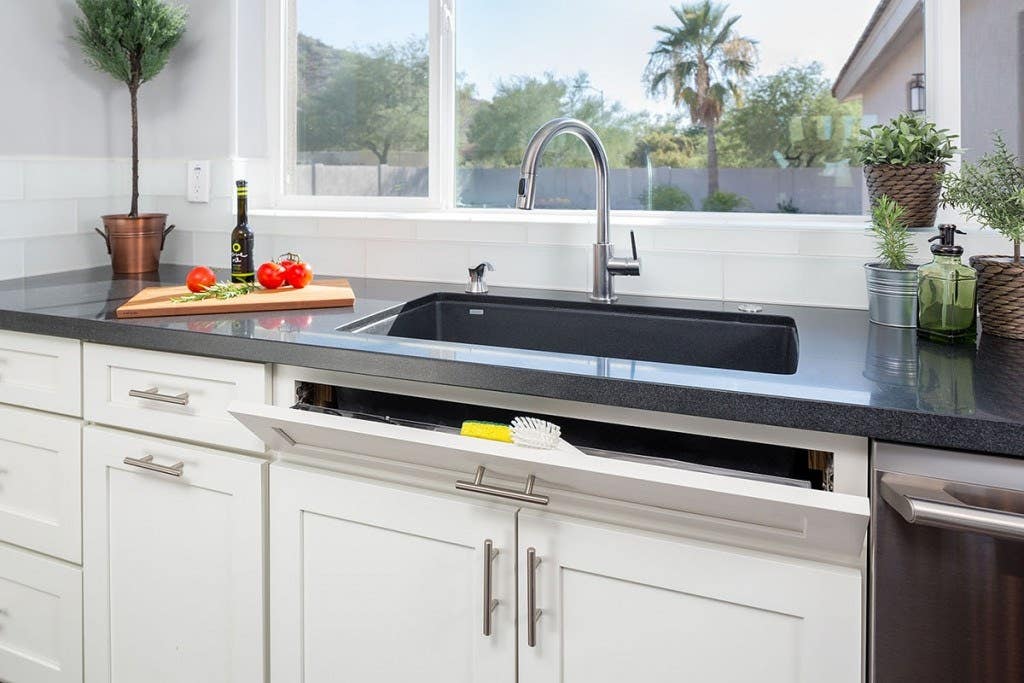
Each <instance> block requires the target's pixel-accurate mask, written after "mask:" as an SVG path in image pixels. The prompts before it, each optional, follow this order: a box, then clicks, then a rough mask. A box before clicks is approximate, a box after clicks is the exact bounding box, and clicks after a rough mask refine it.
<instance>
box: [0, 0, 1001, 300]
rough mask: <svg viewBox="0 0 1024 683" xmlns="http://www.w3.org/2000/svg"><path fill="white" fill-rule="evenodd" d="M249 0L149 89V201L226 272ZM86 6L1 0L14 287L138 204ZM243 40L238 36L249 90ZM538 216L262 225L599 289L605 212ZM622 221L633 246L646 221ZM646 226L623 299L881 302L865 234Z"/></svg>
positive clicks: (261, 249) (252, 125)
mask: <svg viewBox="0 0 1024 683" xmlns="http://www.w3.org/2000/svg"><path fill="white" fill-rule="evenodd" d="M235 1H236V0H192V1H191V2H190V3H189V5H190V7H191V11H192V18H191V20H190V25H189V32H188V34H187V37H186V39H185V41H184V42H183V44H182V46H181V48H180V50H179V51H178V52H177V53H176V54H175V55H174V57H173V58H172V62H171V64H170V65H169V66H168V68H167V70H166V71H165V72H164V73H163V74H161V75H160V76H159V77H158V78H157V79H156V80H155V81H154V82H152V83H150V84H148V85H146V86H145V87H144V89H143V93H142V99H141V108H142V112H141V126H142V151H143V160H142V181H141V185H142V192H143V199H142V205H143V208H144V209H145V210H149V211H166V212H168V213H169V214H170V222H172V223H175V224H176V225H177V226H178V229H177V231H176V232H175V233H174V234H172V235H171V237H170V238H169V239H168V247H167V251H166V252H165V261H168V262H178V263H207V264H210V265H215V266H226V265H227V254H228V251H227V241H228V233H229V231H230V228H231V226H232V225H233V223H234V219H233V216H232V199H231V192H232V180H233V175H234V174H235V173H238V174H240V175H242V174H244V175H245V176H246V177H248V178H249V180H250V183H251V186H252V192H251V196H252V199H253V201H254V203H257V204H258V203H259V202H260V201H261V199H262V198H265V196H266V188H267V185H268V180H267V178H268V175H269V174H268V167H267V162H266V160H265V159H261V158H260V157H262V156H264V155H265V154H266V149H267V145H266V117H265V90H264V83H265V79H264V64H263V51H264V46H263V40H264V35H265V33H264V30H263V24H264V14H263V12H264V2H262V0H237V2H238V8H237V10H236V9H235V8H234V3H235ZM74 11H75V10H74V3H73V2H72V0H0V17H2V21H0V45H2V46H3V48H2V49H3V51H4V55H5V56H7V55H16V59H7V58H5V59H3V60H0V88H3V92H5V93H8V94H10V95H9V96H8V97H7V98H5V99H6V101H5V106H3V107H0V249H3V250H4V251H5V252H6V253H8V254H13V255H17V254H19V253H20V254H22V255H23V256H24V258H23V259H21V260H20V261H18V260H17V259H14V258H10V259H4V260H2V261H0V277H14V276H19V275H22V274H36V273H44V272H54V271H60V270H65V269H68V268H76V267H85V266H89V265H100V264H103V263H105V262H106V259H107V257H106V254H105V252H104V250H103V247H102V241H101V240H100V238H99V237H98V236H96V235H95V234H94V233H93V232H92V229H93V227H95V226H97V225H99V218H98V217H99V216H100V215H102V214H103V213H111V212H123V211H125V210H127V206H128V191H129V184H128V161H127V159H126V156H127V153H128V133H127V94H126V92H125V91H124V88H123V87H121V86H118V85H117V84H115V83H113V82H112V81H110V80H109V79H108V78H107V77H106V76H104V75H101V74H96V73H93V72H91V71H90V70H89V69H88V68H86V67H85V66H84V65H83V64H82V63H81V60H80V56H79V54H78V48H77V46H75V45H74V44H73V43H71V42H70V40H69V39H68V36H69V35H71V33H72V26H71V20H70V17H71V16H72V14H73V12H74ZM234 22H237V24H238V26H239V27H240V28H239V30H238V31H233V30H232V25H233V23H234ZM232 35H238V36H240V38H239V41H238V59H237V64H238V69H239V82H240V84H239V87H238V89H237V91H236V89H235V88H233V87H232V81H233V73H234V68H235V67H234V64H235V62H234V61H233V52H234V50H233V48H232ZM26 65H31V68H29V67H27V66H26ZM236 98H237V102H238V104H237V106H236V105H235V100H236ZM12 105H13V106H12ZM236 112H237V116H236ZM236 138H237V140H236ZM236 146H237V147H236ZM239 157H241V158H239ZM189 158H193V159H195V158H198V159H210V160H211V161H212V168H213V174H212V175H213V182H212V198H211V203H210V204H208V205H204V204H189V203H187V202H186V201H185V199H184V194H185V164H186V161H187V160H188V159H189ZM510 191H511V188H510ZM531 218H532V219H534V220H531V221H530V222H523V221H522V220H521V219H520V218H519V216H518V215H516V214H511V215H502V216H496V215H494V214H491V215H488V214H486V213H473V214H472V220H469V221H467V220H459V221H453V220H451V218H450V216H449V217H445V216H438V215H428V214H420V215H417V216H410V217H399V216H396V215H385V216H381V215H368V214H363V215H349V216H346V217H336V216H328V215H323V214H320V215H317V214H312V215H306V216H295V215H284V214H281V215H275V216H270V215H255V216H254V217H253V220H252V222H253V224H254V226H255V229H256V233H257V242H256V255H257V257H258V258H260V259H266V258H271V257H273V256H275V255H277V254H279V253H281V252H284V251H286V250H297V251H300V252H302V253H304V254H306V256H307V258H309V259H310V260H311V261H313V262H314V264H315V265H316V266H317V268H318V269H319V271H320V272H324V273H328V272H329V273H337V274H343V275H350V276H368V277H389V278H405V279H417V280H441V281H448V282H461V281H463V280H464V278H465V274H466V270H465V269H466V268H467V267H468V266H470V265H475V264H476V263H478V262H480V261H482V260H489V261H491V262H492V263H494V265H495V266H496V272H494V273H492V274H491V275H490V276H489V278H490V281H491V282H493V283H495V284H508V285H519V286H536V287H555V288H565V289H575V290H586V289H587V288H588V287H589V273H588V268H589V265H588V264H589V260H590V259H589V256H588V254H589V247H588V245H589V244H590V243H591V242H592V241H593V239H594V235H593V232H594V230H593V227H592V223H591V222H590V221H592V218H591V217H589V216H586V217H582V218H578V217H572V216H566V215H554V214H547V215H546V216H545V215H541V214H535V215H533V216H531ZM612 221H613V227H614V230H613V232H614V236H615V239H616V240H617V242H618V244H620V245H621V247H620V249H624V248H625V245H626V244H628V228H629V227H631V226H630V225H629V223H628V222H625V221H622V220H620V219H619V218H618V217H616V216H615V215H613V218H612ZM633 227H636V228H637V245H638V247H639V249H640V251H641V254H642V256H643V258H644V268H643V274H642V276H641V277H639V278H619V279H618V283H617V284H618V286H619V288H620V290H621V291H623V292H633V293H650V294H658V295H667V296H687V297H700V298H709V299H721V298H724V299H729V300H736V299H739V300H749V301H765V302H771V301H778V302H787V303H806V304H818V305H834V306H850V307H863V306H864V305H865V293H864V283H863V274H862V270H861V266H862V264H863V263H864V262H865V261H866V260H868V259H870V258H871V256H872V255H873V248H872V244H871V240H870V239H869V238H867V237H866V236H865V235H864V234H863V232H862V231H861V230H859V229H857V228H854V229H849V228H848V229H820V228H819V229H811V228H806V227H801V226H800V225H799V218H797V219H795V220H794V223H793V224H792V225H787V224H785V223H784V224H781V225H780V224H776V225H775V226H774V227H770V228H769V227H766V226H765V225H764V224H763V223H759V222H757V221H756V220H754V221H745V222H744V221H742V220H741V221H740V222H739V224H738V225H736V226H734V227H731V228H720V227H712V226H701V225H696V226H695V225H692V224H690V225H688V226H682V225H654V224H645V225H640V226H633ZM923 237H924V236H922V238H921V240H922V241H923ZM967 247H968V250H969V251H971V252H993V251H995V252H1002V251H1005V246H1004V245H1003V244H1002V242H1001V241H1000V240H997V239H995V238H994V237H993V236H991V234H989V235H988V236H985V235H971V236H970V239H969V241H968V244H967ZM926 254H927V250H923V251H922V257H923V256H924V255H926Z"/></svg>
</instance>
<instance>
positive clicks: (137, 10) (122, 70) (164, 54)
mask: <svg viewBox="0 0 1024 683" xmlns="http://www.w3.org/2000/svg"><path fill="white" fill-rule="evenodd" d="M76 1H77V4H78V9H79V10H80V11H81V13H82V16H80V17H75V29H76V36H75V40H76V41H77V42H78V44H79V45H80V46H81V47H82V51H83V52H84V53H85V61H86V63H87V64H88V65H89V66H91V67H93V68H94V69H96V70H97V71H102V72H104V73H107V74H110V75H111V76H113V77H114V78H116V79H117V80H118V81H121V82H122V83H124V84H125V85H127V86H128V95H129V98H130V100H131V120H132V199H131V209H130V210H129V212H128V213H126V214H112V215H108V216H103V228H104V230H103V232H100V234H101V235H102V236H103V238H104V239H105V240H106V242H107V252H108V253H109V254H110V256H111V263H112V265H113V268H114V272H115V273H144V272H147V271H152V270H156V269H157V267H158V266H159V264H160V252H161V251H162V250H163V245H164V240H165V238H166V237H167V233H169V232H170V231H171V230H173V229H174V226H173V225H172V226H170V227H166V225H167V214H165V213H143V214H140V213H139V106H138V97H139V88H140V87H142V84H143V83H146V82H148V81H150V80H152V79H153V78H154V77H155V76H156V75H157V74H159V73H160V71H162V70H163V68H164V66H166V64H167V60H168V58H169V57H170V54H171V51H172V50H173V49H174V47H175V46H176V45H177V44H178V42H179V41H180V40H181V37H182V35H184V33H185V22H186V19H187V18H188V11H187V10H186V9H185V8H184V7H181V6H179V5H176V4H172V3H168V2H163V1H162V0H76ZM97 232H99V230H98V229H97Z"/></svg>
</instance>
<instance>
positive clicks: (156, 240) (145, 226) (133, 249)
mask: <svg viewBox="0 0 1024 683" xmlns="http://www.w3.org/2000/svg"><path fill="white" fill-rule="evenodd" d="M166 224H167V214H166V213H141V214H139V215H138V216H128V215H126V214H113V215H109V216H103V230H102V231H101V230H100V229H99V228H97V229H96V232H98V233H99V234H100V236H101V237H102V238H103V240H104V241H105V242H106V243H107V253H108V254H110V264H111V266H112V267H113V269H114V274H115V275H130V274H135V273H149V272H151V271H154V270H156V269H157V268H159V267H160V252H161V251H163V249H164V241H165V240H166V239H167V235H168V234H169V233H170V232H171V230H174V226H173V225H171V226H168V227H166V228H165V227H164V226H165V225H166Z"/></svg>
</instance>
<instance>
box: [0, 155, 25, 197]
mask: <svg viewBox="0 0 1024 683" xmlns="http://www.w3.org/2000/svg"><path fill="white" fill-rule="evenodd" d="M24 196H25V185H24V179H23V176H22V168H21V162H20V161H0V201H5V200H9V199H21V198H22V197H24Z"/></svg>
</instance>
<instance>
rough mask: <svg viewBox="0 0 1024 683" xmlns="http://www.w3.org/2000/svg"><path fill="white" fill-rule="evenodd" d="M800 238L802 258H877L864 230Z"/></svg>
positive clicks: (809, 233) (807, 233)
mask: <svg viewBox="0 0 1024 683" xmlns="http://www.w3.org/2000/svg"><path fill="white" fill-rule="evenodd" d="M799 238H800V248H799V250H798V251H799V254H800V255H801V256H849V257H851V258H852V257H857V258H863V259H864V260H865V262H867V261H869V260H871V258H872V257H874V256H875V240H874V238H873V237H872V236H871V235H870V234H869V233H868V232H866V231H864V230H859V231H858V230H836V231H834V232H829V231H826V230H805V231H803V232H801V233H800V235H799ZM924 253H925V254H927V253H928V249H927V248H925V250H924ZM919 256H920V254H919Z"/></svg>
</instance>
